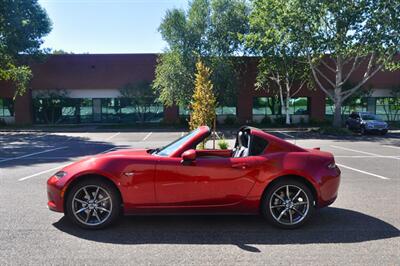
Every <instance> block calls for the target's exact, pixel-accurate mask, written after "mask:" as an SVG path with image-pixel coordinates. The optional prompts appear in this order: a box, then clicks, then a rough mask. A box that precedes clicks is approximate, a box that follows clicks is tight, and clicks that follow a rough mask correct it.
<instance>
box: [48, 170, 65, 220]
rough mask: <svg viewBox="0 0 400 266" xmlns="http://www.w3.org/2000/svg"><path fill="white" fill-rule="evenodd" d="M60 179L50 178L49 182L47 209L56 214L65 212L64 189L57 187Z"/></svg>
mask: <svg viewBox="0 0 400 266" xmlns="http://www.w3.org/2000/svg"><path fill="white" fill-rule="evenodd" d="M57 181H58V179H57V178H56V177H54V176H53V177H50V178H49V180H47V198H48V202H47V207H48V208H49V209H50V210H52V211H55V212H64V199H63V197H62V193H63V192H62V189H61V188H59V187H58V186H57Z"/></svg>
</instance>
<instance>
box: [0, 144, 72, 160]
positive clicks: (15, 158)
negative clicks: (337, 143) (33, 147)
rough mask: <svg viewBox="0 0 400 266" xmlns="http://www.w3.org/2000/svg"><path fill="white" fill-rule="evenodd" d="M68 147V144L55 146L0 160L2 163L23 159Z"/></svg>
mask: <svg viewBox="0 0 400 266" xmlns="http://www.w3.org/2000/svg"><path fill="white" fill-rule="evenodd" d="M66 148H68V147H67V146H63V147H58V148H54V149H50V150H45V151H39V152H34V153H30V154H26V155H22V156H18V157H13V158H7V159H3V160H0V163H2V162H8V161H13V160H18V159H23V158H26V157H30V156H33V155H37V154H42V153H46V152H51V151H56V150H62V149H66Z"/></svg>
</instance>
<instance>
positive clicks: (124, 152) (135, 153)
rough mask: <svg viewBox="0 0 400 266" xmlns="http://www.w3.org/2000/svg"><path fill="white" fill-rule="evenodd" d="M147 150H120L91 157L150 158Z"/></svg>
mask: <svg viewBox="0 0 400 266" xmlns="http://www.w3.org/2000/svg"><path fill="white" fill-rule="evenodd" d="M148 151H149V149H121V150H114V151H109V152H105V153H99V154H97V155H95V156H93V157H95V158H99V157H105V156H151V154H150V153H149V152H148Z"/></svg>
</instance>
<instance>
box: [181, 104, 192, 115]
mask: <svg viewBox="0 0 400 266" xmlns="http://www.w3.org/2000/svg"><path fill="white" fill-rule="evenodd" d="M189 115H190V109H189V107H185V106H179V116H189Z"/></svg>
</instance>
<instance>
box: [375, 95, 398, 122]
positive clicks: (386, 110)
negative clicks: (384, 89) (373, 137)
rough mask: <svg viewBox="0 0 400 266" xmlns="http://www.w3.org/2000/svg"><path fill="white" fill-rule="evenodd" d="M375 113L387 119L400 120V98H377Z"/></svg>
mask: <svg viewBox="0 0 400 266" xmlns="http://www.w3.org/2000/svg"><path fill="white" fill-rule="evenodd" d="M375 100H376V105H375V106H376V107H375V108H376V109H375V114H376V115H378V116H379V117H380V118H382V119H383V120H386V121H399V120H400V98H398V97H385V98H376V99H375Z"/></svg>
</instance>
